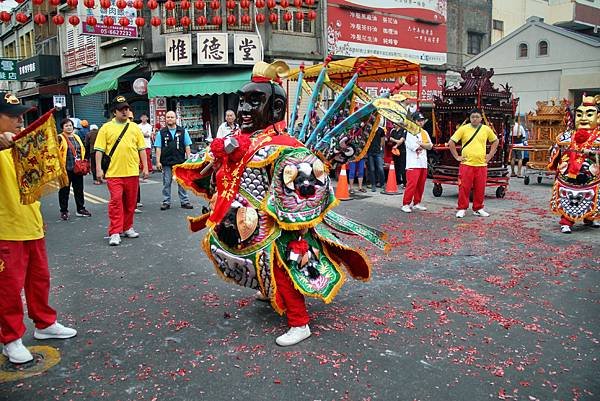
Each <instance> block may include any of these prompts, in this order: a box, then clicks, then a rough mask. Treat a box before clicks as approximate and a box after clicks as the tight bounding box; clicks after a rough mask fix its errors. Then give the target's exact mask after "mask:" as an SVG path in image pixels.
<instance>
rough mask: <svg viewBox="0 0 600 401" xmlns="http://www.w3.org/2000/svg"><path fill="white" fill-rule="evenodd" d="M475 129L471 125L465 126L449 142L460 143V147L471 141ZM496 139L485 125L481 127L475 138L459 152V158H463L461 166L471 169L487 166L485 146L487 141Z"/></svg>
mask: <svg viewBox="0 0 600 401" xmlns="http://www.w3.org/2000/svg"><path fill="white" fill-rule="evenodd" d="M476 129H477V128H475V127H473V126H472V125H471V124H465V125H463V126H462V127H460V128H459V129H457V130H456V132H455V133H454V135H452V137H451V138H450V140H451V141H454V142H455V143H458V142H460V143H461V145H464V144H465V143H466V142H467V141H468V140H469V139H471V137H472V136H473V134H474V133H475V130H476ZM496 139H498V137H497V136H496V134H494V131H492V129H491V128H490V127H488V126H487V125H482V126H481V129H480V130H479V132H478V133H477V135H476V136H475V138H473V140H472V141H471V143H469V146H467V147H466V148H464V149H462V150H461V156H462V157H463V162H462V164H465V165H467V166H473V167H481V166H487V163H486V162H485V155H486V146H487V143H488V141H489V142H494V141H495V140H496Z"/></svg>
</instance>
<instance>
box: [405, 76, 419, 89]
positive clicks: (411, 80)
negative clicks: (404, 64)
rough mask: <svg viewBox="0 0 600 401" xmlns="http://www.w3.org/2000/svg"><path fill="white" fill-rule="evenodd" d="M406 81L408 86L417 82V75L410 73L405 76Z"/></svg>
mask: <svg viewBox="0 0 600 401" xmlns="http://www.w3.org/2000/svg"><path fill="white" fill-rule="evenodd" d="M406 83H407V84H409V85H410V86H412V85H415V84H416V83H417V76H416V75H415V74H410V75H408V76H407V77H406Z"/></svg>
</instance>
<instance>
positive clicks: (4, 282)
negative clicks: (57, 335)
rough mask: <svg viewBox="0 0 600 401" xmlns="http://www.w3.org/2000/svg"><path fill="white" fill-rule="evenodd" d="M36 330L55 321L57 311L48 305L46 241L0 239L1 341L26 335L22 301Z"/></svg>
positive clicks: (13, 339) (8, 340) (48, 277)
mask: <svg viewBox="0 0 600 401" xmlns="http://www.w3.org/2000/svg"><path fill="white" fill-rule="evenodd" d="M23 289H25V299H26V300H27V314H28V315H29V317H30V318H31V320H33V322H34V323H35V327H36V328H38V329H45V328H46V327H48V326H50V325H52V324H54V322H56V311H55V310H54V309H52V308H51V307H50V305H48V296H49V293H50V272H49V271H48V256H47V255H46V242H45V240H44V239H43V238H42V239H38V240H31V241H2V240H0V342H2V343H3V344H8V343H10V342H13V341H15V340H18V339H19V338H21V337H23V334H25V324H24V323H23V301H22V299H21V291H23Z"/></svg>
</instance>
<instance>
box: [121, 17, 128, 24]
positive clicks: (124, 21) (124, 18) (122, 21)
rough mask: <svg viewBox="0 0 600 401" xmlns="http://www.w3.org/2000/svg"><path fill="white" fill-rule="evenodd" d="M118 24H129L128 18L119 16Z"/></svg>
mask: <svg viewBox="0 0 600 401" xmlns="http://www.w3.org/2000/svg"><path fill="white" fill-rule="evenodd" d="M119 25H121V26H129V18H127V17H121V18H119Z"/></svg>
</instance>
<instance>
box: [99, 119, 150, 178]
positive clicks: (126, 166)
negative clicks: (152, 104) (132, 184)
mask: <svg viewBox="0 0 600 401" xmlns="http://www.w3.org/2000/svg"><path fill="white" fill-rule="evenodd" d="M124 127H125V124H121V123H118V122H116V121H115V120H114V119H112V120H111V121H109V122H107V123H106V124H104V125H103V126H102V127H101V128H100V130H99V131H98V136H97V137H96V142H95V143H94V150H98V151H100V152H104V153H106V154H109V153H110V150H111V149H112V147H113V145H114V144H115V142H116V141H117V139H119V135H121V131H123V128H124ZM140 150H143V151H144V152H145V151H146V142H145V141H144V134H142V130H141V129H140V127H138V125H137V124H136V123H134V122H130V123H129V127H127V132H125V135H123V139H121V142H120V143H119V146H117V148H116V149H115V152H114V153H113V155H112V158H111V162H110V166H109V167H108V171H107V172H106V177H107V178H118V177H134V176H137V175H139V174H140V153H139V152H140Z"/></svg>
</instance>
